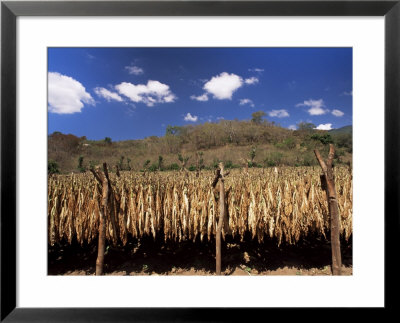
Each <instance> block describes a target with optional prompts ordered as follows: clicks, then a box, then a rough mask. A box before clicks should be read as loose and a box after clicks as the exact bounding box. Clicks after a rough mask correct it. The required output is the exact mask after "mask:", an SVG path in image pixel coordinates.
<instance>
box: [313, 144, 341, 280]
mask: <svg viewBox="0 0 400 323" xmlns="http://www.w3.org/2000/svg"><path fill="white" fill-rule="evenodd" d="M314 153H315V156H316V157H317V160H318V162H319V164H320V166H321V168H322V172H323V174H322V175H321V186H322V188H323V189H324V190H325V192H326V197H327V199H328V206H329V215H330V218H331V228H330V229H331V248H332V274H333V275H341V271H342V255H341V252H340V231H339V225H340V224H339V208H338V202H337V195H336V187H335V177H334V175H333V167H332V163H333V157H334V156H335V148H334V146H333V145H332V144H330V145H329V155H328V160H327V161H326V163H325V162H324V160H323V159H322V157H321V155H320V153H319V151H318V150H317V149H316V150H314Z"/></svg>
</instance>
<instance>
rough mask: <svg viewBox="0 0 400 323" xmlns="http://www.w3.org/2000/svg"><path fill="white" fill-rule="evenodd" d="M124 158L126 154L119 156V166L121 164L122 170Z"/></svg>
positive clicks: (122, 168) (121, 168)
mask: <svg viewBox="0 0 400 323" xmlns="http://www.w3.org/2000/svg"><path fill="white" fill-rule="evenodd" d="M124 159H125V156H121V157H120V158H119V162H118V166H119V169H120V170H124Z"/></svg>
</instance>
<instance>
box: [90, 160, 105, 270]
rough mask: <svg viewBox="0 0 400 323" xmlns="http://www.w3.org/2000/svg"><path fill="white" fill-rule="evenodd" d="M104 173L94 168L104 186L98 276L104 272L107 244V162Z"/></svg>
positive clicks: (97, 262) (97, 177)
mask: <svg viewBox="0 0 400 323" xmlns="http://www.w3.org/2000/svg"><path fill="white" fill-rule="evenodd" d="M103 170H104V174H103V173H102V172H101V171H100V170H98V169H97V170H96V171H95V170H93V169H91V172H92V173H93V175H94V177H95V178H96V179H97V181H98V182H99V184H101V187H102V201H101V204H102V207H101V209H100V222H99V238H98V239H99V240H98V246H97V259H96V276H101V275H102V274H103V268H104V252H105V246H106V215H107V206H108V195H109V180H108V170H107V164H106V163H104V164H103Z"/></svg>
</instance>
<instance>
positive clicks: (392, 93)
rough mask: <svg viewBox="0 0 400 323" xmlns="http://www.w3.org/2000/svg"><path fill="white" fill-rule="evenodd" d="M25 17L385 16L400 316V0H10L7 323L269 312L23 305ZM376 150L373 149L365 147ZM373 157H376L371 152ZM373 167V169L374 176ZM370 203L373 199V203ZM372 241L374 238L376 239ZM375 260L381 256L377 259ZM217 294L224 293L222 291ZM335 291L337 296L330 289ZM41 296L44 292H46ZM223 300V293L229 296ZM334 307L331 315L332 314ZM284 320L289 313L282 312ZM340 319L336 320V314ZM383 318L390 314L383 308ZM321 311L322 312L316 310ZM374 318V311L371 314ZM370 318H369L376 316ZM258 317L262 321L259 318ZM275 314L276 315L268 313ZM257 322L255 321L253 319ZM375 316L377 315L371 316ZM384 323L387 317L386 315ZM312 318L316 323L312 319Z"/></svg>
mask: <svg viewBox="0 0 400 323" xmlns="http://www.w3.org/2000/svg"><path fill="white" fill-rule="evenodd" d="M19 16H384V19H385V111H384V113H385V156H384V158H385V178H384V181H385V215H384V217H385V306H384V309H383V310H384V311H385V314H387V313H388V311H391V310H393V311H396V309H397V307H398V306H397V303H398V302H396V296H395V295H396V294H395V293H394V292H396V291H397V287H399V276H400V275H399V274H398V273H395V272H394V270H395V268H396V260H397V258H398V254H399V253H398V250H397V243H398V242H397V240H396V238H397V237H399V231H400V230H399V227H400V218H399V204H400V202H399V201H400V195H399V180H400V172H399V164H400V163H399V162H400V160H399V155H400V153H399V151H400V149H399V148H400V147H399V121H400V0H395V1H387V0H381V1H329V0H328V1H321V0H319V1H268V0H262V1H86V2H85V1H73V2H68V1H66V2H64V1H63V2H57V1H42V2H39V1H26V2H25V1H2V2H1V218H0V220H1V238H0V243H1V285H0V289H1V293H0V297H1V317H0V320H1V321H2V322H3V321H4V322H29V321H35V322H86V321H97V322H128V321H139V322H140V321H152V322H166V321H184V322H186V321H197V322H204V321H213V322H216V321H229V322H233V321H238V320H239V319H241V318H244V319H246V320H247V321H248V320H250V321H252V320H256V316H255V315H257V316H258V315H261V316H260V317H261V318H262V317H263V316H264V318H265V319H267V316H265V315H266V313H265V310H267V309H266V308H263V309H254V308H252V309H249V308H247V309H244V308H234V309H232V308H197V309H196V308H157V309H155V308H57V309H54V308H53V309H51V308H18V307H16V299H17V291H16V288H17V285H16V278H17V277H16V270H17V267H16V198H17V197H16V189H17V186H16V162H17V156H16V129H17V128H16V127H17V124H16V54H17V52H16V35H17V31H16V19H17V17H19ZM365 144H366V145H368V143H365ZM372 153H373V151H371V154H372ZM373 167H374V166H373V165H371V171H372V170H373ZM367 198H373V196H371V197H367ZM371 239H373V237H372V236H371ZM371 261H373V255H371ZM216 292H217V291H216ZM327 292H329V291H327ZM38 293H40V291H38ZM221 293H222V294H221V297H223V291H221ZM328 310H329V309H327V311H328ZM274 311H279V312H280V313H276V314H278V315H283V313H284V312H285V311H286V309H274ZM329 312H330V313H332V314H329V315H332V317H333V318H334V316H335V314H334V313H333V312H332V311H329ZM377 312H378V314H377V315H382V313H381V309H378V311H377ZM314 313H315V312H314ZM371 314H372V313H371ZM371 314H368V315H371ZM253 315H254V316H253ZM268 315H271V314H268ZM252 317H253V319H252ZM370 317H371V318H373V317H372V316H370ZM269 318H270V319H271V318H272V317H269ZM379 318H380V320H382V319H383V318H382V316H379ZM272 319H274V318H272ZM308 319H310V318H308Z"/></svg>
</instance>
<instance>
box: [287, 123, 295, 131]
mask: <svg viewBox="0 0 400 323" xmlns="http://www.w3.org/2000/svg"><path fill="white" fill-rule="evenodd" d="M288 129H290V130H296V129H297V127H296V125H294V124H291V125H290V126H289V127H288Z"/></svg>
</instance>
